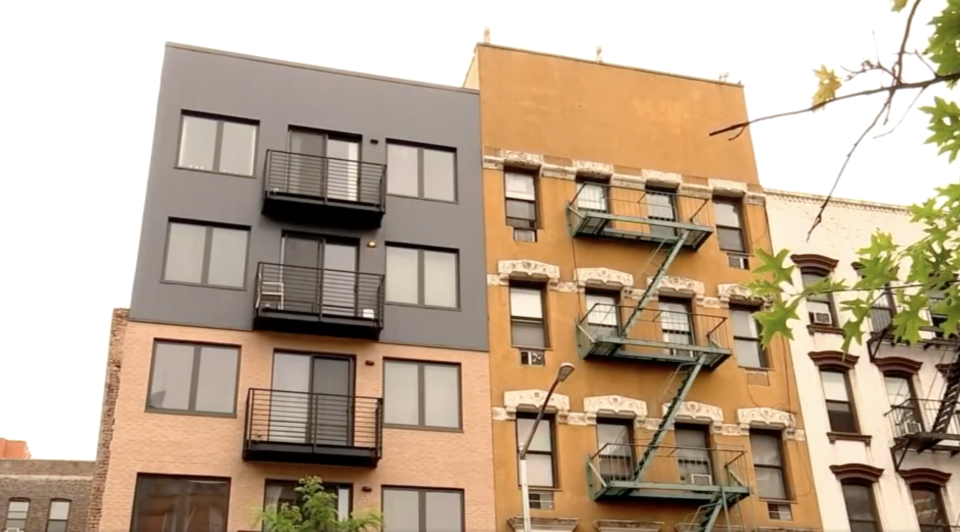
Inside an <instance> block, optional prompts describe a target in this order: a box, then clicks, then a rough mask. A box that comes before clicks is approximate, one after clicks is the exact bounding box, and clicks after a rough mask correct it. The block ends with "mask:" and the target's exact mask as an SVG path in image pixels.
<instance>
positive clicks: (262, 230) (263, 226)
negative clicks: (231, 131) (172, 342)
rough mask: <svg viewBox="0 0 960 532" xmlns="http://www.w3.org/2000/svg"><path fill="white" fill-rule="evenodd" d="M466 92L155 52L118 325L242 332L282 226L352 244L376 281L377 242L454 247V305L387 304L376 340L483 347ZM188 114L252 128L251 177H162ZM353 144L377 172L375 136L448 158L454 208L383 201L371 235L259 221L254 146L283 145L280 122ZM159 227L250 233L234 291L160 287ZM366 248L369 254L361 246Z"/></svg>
mask: <svg viewBox="0 0 960 532" xmlns="http://www.w3.org/2000/svg"><path fill="white" fill-rule="evenodd" d="M479 105H480V104H479V98H478V96H477V94H476V93H473V92H469V91H464V90H460V89H455V88H450V89H444V88H437V87H430V86H424V85H418V84H414V83H403V82H398V81H391V80H383V79H375V78H371V77H365V76H362V75H351V74H348V73H335V72H326V71H318V70H313V69H308V68H302V67H297V66H290V65H283V64H277V63H274V62H269V61H263V60H255V59H249V58H240V57H233V56H230V55H223V54H217V53H210V52H205V51H197V50H189V49H185V48H181V47H176V46H168V47H167V49H166V56H165V59H164V66H163V74H162V80H161V88H160V99H159V103H158V108H157V119H156V127H155V132H154V142H153V156H152V160H151V163H150V176H149V181H148V184H147V197H146V202H145V205H144V214H143V229H142V233H141V236H140V251H139V256H138V258H137V271H136V276H135V280H134V289H133V296H132V301H131V305H130V317H131V319H134V320H142V321H156V322H165V323H178V324H185V325H198V326H205V327H222V328H232V329H249V328H250V326H251V323H252V319H253V303H254V287H253V285H254V282H255V277H256V265H257V263H258V262H261V261H262V262H278V261H279V258H280V238H281V234H282V232H283V231H284V230H298V231H305V232H311V233H318V234H330V235H338V236H345V237H351V238H356V239H357V240H358V242H359V243H360V244H361V247H360V271H362V272H368V273H381V274H382V273H384V269H385V245H384V244H385V242H402V243H406V244H411V245H423V246H435V247H444V248H452V249H457V250H459V252H460V299H461V308H460V309H459V310H435V309H423V308H412V307H406V306H391V305H387V308H386V312H385V316H384V331H383V333H382V335H381V340H382V341H384V342H398V343H410V344H422V345H434V346H442V347H450V348H460V349H474V350H482V351H485V350H486V349H487V316H486V308H487V303H486V299H487V298H486V281H485V272H484V264H485V261H484V247H483V246H484V243H483V204H482V197H483V193H482V187H481V175H480V174H481V154H480V109H479ZM183 110H188V111H200V112H205V113H213V114H220V115H226V116H234V117H239V118H246V119H251V120H257V121H258V122H259V124H260V128H259V138H258V144H257V162H256V172H255V174H256V175H255V178H252V179H251V178H244V177H235V176H227V175H219V174H213V173H206V172H196V171H191V170H181V169H177V168H175V167H174V166H175V164H176V157H177V153H176V152H177V146H178V140H179V139H178V137H179V125H180V115H181V112H182V111H183ZM291 125H294V126H303V127H312V128H317V129H324V130H330V131H338V132H344V133H353V134H357V135H361V136H362V137H363V144H362V147H361V158H362V160H364V161H368V162H375V163H385V162H386V150H387V140H388V139H393V140H404V141H408V142H416V143H423V144H431V145H438V146H446V147H451V148H456V150H457V174H458V175H457V178H458V182H457V187H458V200H459V201H458V203H456V204H451V203H442V202H435V201H423V200H416V199H410V198H400V197H388V199H387V214H386V216H385V217H384V220H383V225H382V228H381V229H379V230H373V231H348V230H334V229H320V228H305V227H296V226H293V225H291V224H281V223H278V222H275V221H272V220H269V219H266V218H264V217H263V216H262V215H261V214H260V201H261V191H262V181H261V178H262V173H263V161H264V158H265V154H266V150H268V149H278V150H283V149H285V147H286V139H287V130H288V127H289V126H291ZM170 218H186V219H192V220H200V221H209V222H218V223H228V224H235V225H241V226H246V227H249V228H250V230H251V233H250V249H249V253H248V259H247V260H248V262H247V284H246V287H245V289H243V290H229V289H218V288H205V287H194V286H185V285H175V284H169V283H162V282H161V280H160V279H161V274H162V267H163V252H164V245H165V238H166V225H167V221H168V220H169V219H170ZM369 242H373V243H375V247H369V246H368V245H367V244H368V243H369Z"/></svg>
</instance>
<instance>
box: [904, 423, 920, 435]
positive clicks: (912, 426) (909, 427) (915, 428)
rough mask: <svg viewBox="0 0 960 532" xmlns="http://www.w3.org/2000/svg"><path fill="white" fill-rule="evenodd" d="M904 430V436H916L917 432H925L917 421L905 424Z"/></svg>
mask: <svg viewBox="0 0 960 532" xmlns="http://www.w3.org/2000/svg"><path fill="white" fill-rule="evenodd" d="M903 430H904V434H915V433H917V432H923V427H921V426H920V423H918V422H916V421H907V422H904V424H903Z"/></svg>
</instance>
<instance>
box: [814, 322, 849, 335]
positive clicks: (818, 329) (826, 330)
mask: <svg viewBox="0 0 960 532" xmlns="http://www.w3.org/2000/svg"><path fill="white" fill-rule="evenodd" d="M807 331H808V332H809V333H810V334H814V333H820V334H839V335H840V336H843V329H841V328H840V327H836V326H833V325H817V324H813V323H811V324H810V325H807Z"/></svg>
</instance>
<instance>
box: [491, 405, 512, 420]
mask: <svg viewBox="0 0 960 532" xmlns="http://www.w3.org/2000/svg"><path fill="white" fill-rule="evenodd" d="M508 419H511V418H510V415H509V414H507V409H506V408H504V407H502V406H495V407H493V420H494V421H506V420H508Z"/></svg>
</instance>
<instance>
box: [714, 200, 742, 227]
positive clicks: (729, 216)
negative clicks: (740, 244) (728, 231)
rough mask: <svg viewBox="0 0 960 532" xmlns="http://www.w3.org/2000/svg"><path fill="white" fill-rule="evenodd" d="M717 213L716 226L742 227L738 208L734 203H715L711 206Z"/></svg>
mask: <svg viewBox="0 0 960 532" xmlns="http://www.w3.org/2000/svg"><path fill="white" fill-rule="evenodd" d="M713 206H714V210H715V211H716V213H717V225H723V226H726V227H743V224H742V223H741V221H740V206H739V205H737V204H736V203H730V202H726V201H717V202H715V203H714V204H713Z"/></svg>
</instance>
